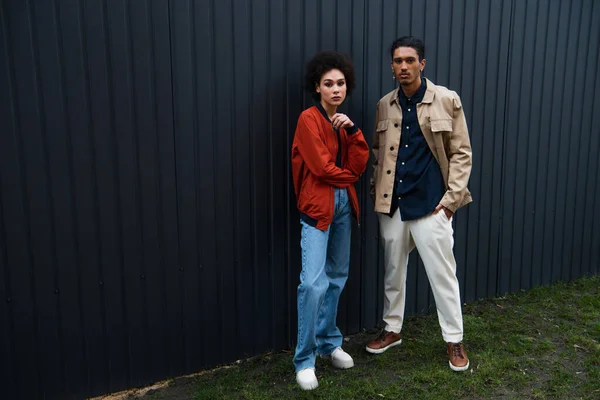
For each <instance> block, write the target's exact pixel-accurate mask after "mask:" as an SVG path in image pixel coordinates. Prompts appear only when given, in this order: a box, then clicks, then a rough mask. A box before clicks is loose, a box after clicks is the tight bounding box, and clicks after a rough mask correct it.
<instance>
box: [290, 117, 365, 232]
mask: <svg viewBox="0 0 600 400" xmlns="http://www.w3.org/2000/svg"><path fill="white" fill-rule="evenodd" d="M339 133H340V142H341V151H342V168H339V167H337V166H336V165H335V160H336V157H337V152H338V137H337V134H336V132H335V131H334V130H333V127H332V125H331V121H329V119H328V118H325V116H324V115H323V114H322V113H321V111H320V110H319V108H317V107H315V106H313V107H310V108H309V109H307V110H304V111H303V112H302V114H300V118H298V126H297V127H296V132H295V134H294V142H293V143H292V176H293V180H294V191H295V192H296V199H297V201H298V210H299V211H300V212H302V213H304V214H306V215H308V216H309V217H311V218H314V219H315V220H317V225H316V227H317V228H318V229H320V230H323V231H324V230H327V228H328V227H329V225H330V224H331V221H332V220H333V211H334V204H333V202H334V193H333V189H334V188H347V189H348V199H349V201H350V204H351V206H352V210H353V212H354V216H355V217H356V219H357V220H358V219H359V215H360V214H359V208H358V198H357V196H356V189H355V188H354V185H353V183H354V182H356V181H357V180H358V178H359V176H360V175H361V174H362V173H363V172H364V171H365V168H366V166H367V161H368V160H369V146H368V145H367V142H366V141H365V138H364V137H363V134H362V132H361V130H360V129H357V130H356V132H354V133H348V132H346V130H344V129H343V128H342V129H340V130H339Z"/></svg>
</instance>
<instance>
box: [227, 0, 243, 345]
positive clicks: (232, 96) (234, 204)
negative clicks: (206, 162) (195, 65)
mask: <svg viewBox="0 0 600 400" xmlns="http://www.w3.org/2000/svg"><path fill="white" fill-rule="evenodd" d="M229 4H230V5H231V9H233V8H234V6H233V3H232V2H230V3H229ZM229 17H230V18H231V20H230V22H231V31H232V35H231V48H232V49H233V51H232V52H231V64H232V65H236V59H237V57H236V48H235V44H236V40H235V18H234V13H233V12H230V13H229ZM237 77H238V74H233V78H232V80H233V85H231V87H230V96H229V107H231V110H232V112H233V115H237V112H236V111H237V107H236V102H235V97H236V96H235V94H236V93H235V88H236V86H237V81H238V79H237ZM237 126H238V124H237V118H232V120H231V125H230V126H229V134H230V138H231V140H230V141H229V155H230V156H231V163H232V166H233V168H232V172H231V186H230V190H231V195H232V196H231V203H232V204H231V205H232V218H233V225H232V227H231V229H232V232H231V234H232V238H233V240H232V242H233V244H232V247H233V271H234V272H235V274H236V277H237V276H239V271H240V267H239V256H240V254H239V251H240V249H239V239H240V238H239V237H238V234H239V231H240V229H239V228H238V223H239V218H238V210H237V207H238V198H237V197H238V196H237V195H236V188H237V187H238V177H237V174H236V173H235V165H236V160H237V149H236V145H235V140H234V139H233V137H234V134H235V132H237ZM238 281H239V280H238V279H234V281H233V286H234V287H235V289H236V290H235V291H234V293H232V297H233V307H234V310H235V315H236V317H237V316H238V315H239V314H240V313H241V310H240V306H239V303H238V297H239V296H238V292H239V286H238V283H239V282H238ZM237 321H238V318H236V325H238V323H237ZM242 334H243V332H242V330H241V329H236V337H237V340H236V343H235V345H234V347H235V349H236V350H235V353H236V354H237V353H238V349H239V348H240V346H239V345H238V343H241V342H242V337H241V336H242Z"/></svg>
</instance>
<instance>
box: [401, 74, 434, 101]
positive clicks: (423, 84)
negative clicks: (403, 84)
mask: <svg viewBox="0 0 600 400" xmlns="http://www.w3.org/2000/svg"><path fill="white" fill-rule="evenodd" d="M426 90H427V81H426V80H425V78H423V79H421V86H420V87H419V89H417V91H416V92H415V94H413V95H412V96H411V97H410V100H411V101H412V102H413V104H417V103H420V102H421V101H422V100H423V96H424V95H425V91H426ZM398 100H399V101H400V104H406V102H407V101H408V100H409V98H408V97H406V95H405V94H404V91H403V90H398Z"/></svg>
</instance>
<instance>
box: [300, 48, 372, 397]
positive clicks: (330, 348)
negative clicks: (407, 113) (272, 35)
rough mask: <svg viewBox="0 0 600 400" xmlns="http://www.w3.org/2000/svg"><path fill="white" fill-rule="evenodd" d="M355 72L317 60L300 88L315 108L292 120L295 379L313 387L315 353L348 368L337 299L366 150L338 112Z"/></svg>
mask: <svg viewBox="0 0 600 400" xmlns="http://www.w3.org/2000/svg"><path fill="white" fill-rule="evenodd" d="M354 83H355V82H354V67H353V65H352V62H351V61H350V60H349V59H348V58H346V57H345V56H343V55H341V54H340V53H337V52H333V51H329V52H322V53H318V54H316V55H315V56H314V57H313V58H312V60H311V61H310V62H309V63H308V65H307V68H306V89H307V90H308V91H309V92H310V93H311V95H312V97H313V99H314V100H315V102H316V105H315V106H313V107H310V108H308V109H307V110H305V111H304V112H302V114H300V118H299V119H298V126H297V128H296V132H295V134H294V142H293V144H292V174H293V179H294V190H295V193H296V198H297V202H298V210H299V211H300V224H301V226H302V233H301V247H302V272H301V273H300V285H299V286H298V298H297V301H298V341H297V345H296V352H295V355H294V367H295V369H296V381H297V382H298V384H299V385H300V387H301V388H302V389H304V390H311V389H314V388H316V387H317V386H318V385H319V383H318V381H317V377H316V375H315V358H316V353H319V354H320V355H321V357H323V358H326V359H329V360H331V363H332V364H333V366H334V367H336V368H351V367H353V366H354V361H353V360H352V357H351V356H350V355H349V354H348V353H346V352H345V351H344V350H342V347H341V346H342V339H343V337H342V334H341V333H340V330H339V329H338V328H337V326H336V316H337V307H338V301H339V298H340V294H341V292H342V290H343V288H344V284H345V283H346V279H347V278H348V267H349V263H350V232H351V222H352V221H351V214H354V216H355V217H356V219H357V220H358V217H359V209H358V198H357V196H356V190H355V189H354V182H356V181H357V180H358V178H359V176H360V175H361V174H362V173H363V172H364V170H365V167H366V164H367V161H368V159H369V147H368V145H367V142H366V141H365V139H364V137H363V134H362V132H361V130H360V129H358V127H357V126H356V125H355V124H354V123H353V122H352V120H351V119H350V118H349V117H348V116H347V115H345V114H340V113H338V112H337V109H338V107H339V106H340V105H341V104H342V103H343V102H344V100H345V99H346V95H348V94H350V92H351V91H352V89H354Z"/></svg>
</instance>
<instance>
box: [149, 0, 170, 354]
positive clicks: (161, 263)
mask: <svg viewBox="0 0 600 400" xmlns="http://www.w3.org/2000/svg"><path fill="white" fill-rule="evenodd" d="M167 7H168V6H167ZM148 26H149V29H150V40H151V43H150V71H151V73H150V75H151V76H150V79H151V82H152V83H151V85H150V96H151V97H152V112H153V113H154V118H153V123H154V126H155V127H156V131H155V135H154V146H155V148H154V163H155V168H156V177H155V182H154V184H155V190H156V215H157V218H156V229H157V232H156V235H157V237H156V239H157V244H158V257H159V259H158V269H159V272H158V274H157V276H156V279H158V275H161V278H162V285H161V289H164V287H165V283H164V282H165V281H166V266H165V248H166V246H165V238H164V226H163V219H162V215H163V209H164V205H163V196H162V191H163V182H162V173H161V172H162V162H161V157H160V134H161V133H160V131H159V128H158V127H159V122H158V108H159V107H158V96H157V90H156V85H157V80H156V79H157V78H156V29H155V27H154V7H153V6H152V4H151V3H150V4H149V6H148ZM171 75H172V74H171ZM160 297H161V304H160V307H161V311H162V312H163V315H166V310H167V299H166V291H163V292H161V293H160ZM167 337H168V336H167V324H166V323H165V324H164V325H163V329H162V330H161V338H162V343H161V349H160V350H161V353H162V357H163V359H164V360H165V363H166V364H167V365H168V359H169V357H168V355H167Z"/></svg>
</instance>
